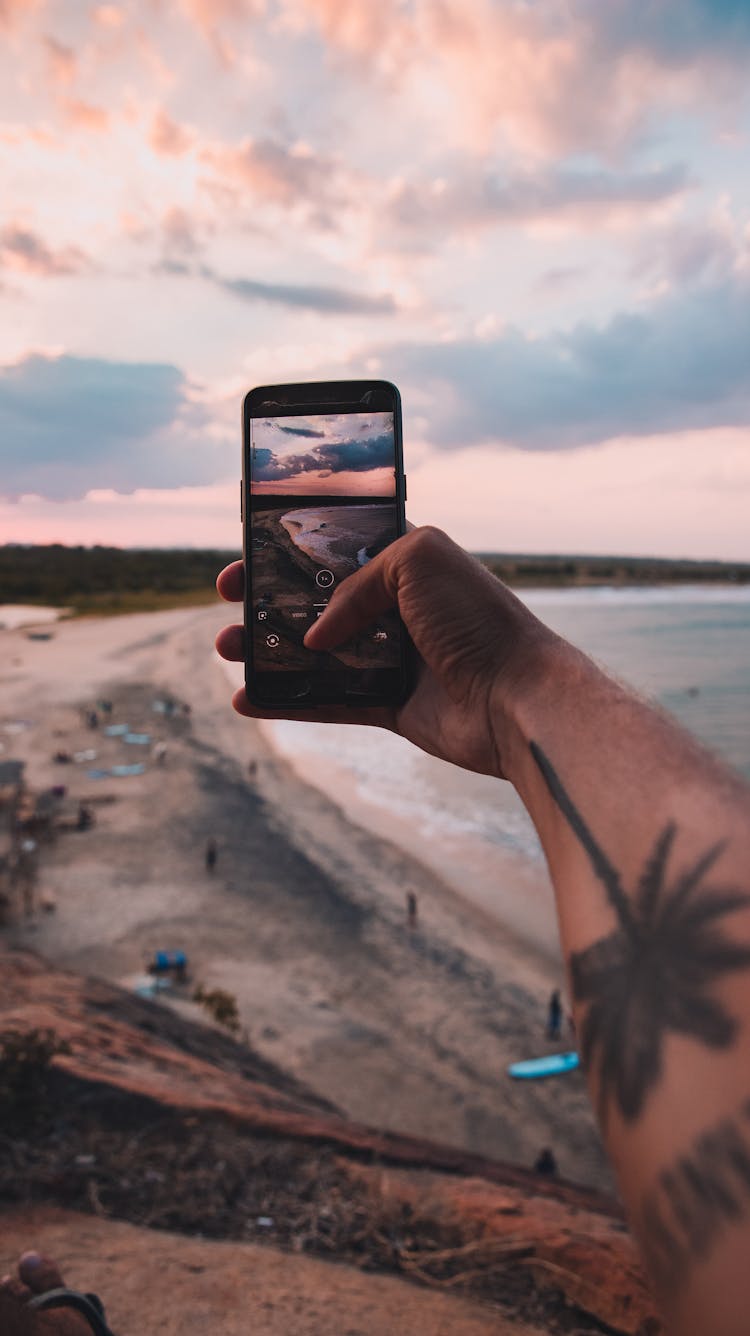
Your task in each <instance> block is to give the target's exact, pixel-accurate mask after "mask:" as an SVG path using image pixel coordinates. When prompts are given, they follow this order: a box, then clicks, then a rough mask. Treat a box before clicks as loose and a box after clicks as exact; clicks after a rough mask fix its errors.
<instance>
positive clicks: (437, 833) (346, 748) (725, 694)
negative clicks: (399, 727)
mask: <svg viewBox="0 0 750 1336" xmlns="http://www.w3.org/2000/svg"><path fill="white" fill-rule="evenodd" d="M521 596H522V597H523V599H524V601H525V602H526V603H527V604H528V605H529V607H530V608H532V609H533V611H534V612H535V613H536V614H537V616H539V617H540V618H541V619H542V620H543V621H545V622H546V623H547V624H548V625H549V626H551V627H552V628H553V629H554V630H555V631H557V632H559V634H561V635H563V636H565V637H566V638H567V639H568V640H570V641H572V642H573V643H574V644H576V645H578V646H579V647H580V648H581V649H583V650H585V651H586V652H587V653H588V654H590V655H591V656H592V657H593V658H594V659H596V661H597V662H599V663H601V664H602V665H603V666H604V667H606V668H608V669H609V670H610V671H612V672H613V673H614V674H616V675H617V677H618V678H620V679H621V680H624V681H626V682H629V683H631V684H632V685H633V686H634V687H636V688H637V689H638V690H639V691H640V692H642V693H643V694H645V695H646V696H648V697H649V698H651V699H654V700H655V701H658V702H659V703H660V704H661V705H662V706H663V707H665V708H666V709H667V710H669V711H671V712H672V714H674V715H675V716H676V717H677V719H678V720H679V721H680V722H681V723H682V724H683V725H684V726H685V727H686V728H688V729H689V730H690V731H691V732H693V733H694V734H695V735H696V736H697V737H698V738H700V739H701V740H702V741H703V742H704V743H706V744H707V745H708V746H709V747H711V748H713V749H714V750H715V751H716V752H718V753H719V754H721V755H722V756H723V757H724V758H725V759H726V760H727V761H728V762H729V763H730V764H731V765H733V766H734V767H735V768H736V769H737V770H739V771H740V772H741V773H742V774H744V775H745V776H746V777H748V778H750V588H748V587H734V586H728V587H723V586H722V587H717V586H710V587H664V588H653V587H648V588H636V587H628V588H623V589H612V588H597V589H565V590H559V589H555V590H545V589H534V590H526V591H523V593H522V595H521ZM263 728H264V732H265V733H266V735H267V737H268V738H269V740H270V741H271V742H272V743H273V745H274V747H275V748H276V749H277V750H278V751H279V752H280V753H281V754H282V755H283V756H285V757H286V758H287V759H288V760H289V762H290V763H291V764H292V765H293V766H294V768H295V769H296V770H297V771H298V773H299V774H300V775H302V776H303V777H304V778H305V779H307V780H308V781H309V782H311V783H314V784H316V785H318V786H319V787H321V788H322V789H324V790H325V791H326V792H328V794H329V795H330V796H331V797H332V798H333V799H334V800H335V801H336V802H337V803H338V804H339V805H340V806H341V807H343V808H344V810H345V811H347V812H348V813H349V814H350V815H351V817H352V819H353V820H355V821H356V822H358V823H359V824H364V825H366V826H369V827H370V828H372V829H373V830H374V831H375V832H376V833H377V834H380V835H383V836H386V837H387V838H390V839H392V840H394V841H395V842H396V843H399V844H403V845H404V846H405V847H407V848H409V849H410V851H411V852H413V853H415V854H416V856H417V857H419V858H420V860H421V861H422V862H424V863H426V864H427V865H428V866H430V867H432V868H433V870H434V871H435V872H436V873H437V874H439V875H440V876H441V877H442V878H443V880H444V881H448V882H449V884H452V886H453V888H454V890H455V891H456V893H457V894H460V895H462V896H464V897H465V898H466V899H468V900H470V901H472V902H473V903H475V904H480V905H482V906H483V907H484V908H486V909H487V910H489V911H490V912H492V913H493V916H495V915H497V916H498V917H499V918H500V919H502V921H503V922H504V923H506V924H507V925H508V926H509V927H511V928H512V929H513V930H515V931H517V932H518V933H519V934H521V935H522V936H524V937H529V938H530V939H531V938H533V940H534V942H535V944H536V945H538V946H541V947H542V948H544V949H548V950H549V951H550V952H556V949H557V946H556V941H557V938H556V930H555V926H554V918H553V915H552V912H551V900H550V898H549V887H548V881H547V876H546V871H545V869H544V862H543V855H542V851H541V848H540V845H539V841H538V839H537V836H536V832H535V831H534V828H533V826H532V824H531V822H530V820H529V818H528V816H527V815H526V812H525V810H524V808H523V807H522V805H521V803H520V801H519V800H518V798H517V797H516V795H515V793H514V791H513V790H512V789H511V787H510V785H508V784H505V783H502V782H499V781H497V780H494V779H490V778H489V777H487V776H484V775H474V774H469V773H467V772H465V771H462V770H460V769H458V768H457V767H456V766H453V765H449V764H447V763H446V762H443V761H439V760H436V759H435V758H434V757H431V756H426V755H424V754H423V753H422V752H420V751H419V750H418V749H417V748H416V747H414V746H412V745H411V744H410V743H408V742H405V741H404V740H403V739H402V738H398V737H395V736H394V735H392V734H390V733H387V732H385V731H382V730H380V729H373V728H366V727H361V728H360V727H357V726H338V725H329V724H299V723H293V722H291V721H288V720H274V721H273V722H266V723H264V725H263ZM519 875H523V885H524V892H525V895H523V896H522V895H519V894H518V879H519ZM535 902H536V903H535ZM542 908H543V909H544V913H543V914H541V915H540V912H539V911H540V909H542ZM540 920H542V921H543V924H544V926H543V927H542V928H541V930H540Z"/></svg>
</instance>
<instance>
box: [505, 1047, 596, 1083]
mask: <svg viewBox="0 0 750 1336" xmlns="http://www.w3.org/2000/svg"><path fill="white" fill-rule="evenodd" d="M579 1062H580V1059H579V1057H578V1054H577V1053H548V1054H547V1056H546V1057H544V1058H527V1060H526V1061H525V1062H512V1063H511V1065H510V1067H509V1068H508V1075H509V1076H515V1077H517V1078H518V1079H519V1080H525V1081H533V1080H535V1079H536V1078H537V1077H540V1076H559V1075H560V1073H561V1072H573V1071H575V1069H576V1067H578V1065H579Z"/></svg>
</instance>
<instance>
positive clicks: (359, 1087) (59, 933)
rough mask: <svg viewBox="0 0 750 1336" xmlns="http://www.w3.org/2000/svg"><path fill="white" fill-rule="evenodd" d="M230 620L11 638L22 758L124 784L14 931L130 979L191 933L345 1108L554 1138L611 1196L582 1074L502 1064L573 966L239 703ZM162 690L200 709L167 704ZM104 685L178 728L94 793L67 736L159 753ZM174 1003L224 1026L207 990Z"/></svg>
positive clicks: (468, 1137) (61, 855)
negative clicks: (564, 968) (376, 824)
mask: <svg viewBox="0 0 750 1336" xmlns="http://www.w3.org/2000/svg"><path fill="white" fill-rule="evenodd" d="M225 614H226V610H225V609H224V608H223V606H221V605H218V604H217V605H215V606H214V607H209V608H202V609H197V610H195V609H194V610H191V611H190V612H188V611H183V610H177V611H172V612H169V613H155V614H134V615H132V616H130V617H123V618H121V619H118V620H116V621H112V620H111V619H106V620H102V621H100V622H98V623H96V622H94V621H93V620H87V621H85V622H84V621H73V622H65V623H61V624H60V626H59V628H58V632H57V634H56V636H55V639H54V641H53V642H51V643H45V642H36V641H29V640H27V639H26V638H25V636H24V634H23V632H3V633H0V635H1V636H2V640H3V641H4V642H5V645H4V648H5V650H6V653H5V659H6V663H7V665H8V667H7V672H6V676H5V686H6V712H7V713H6V718H8V717H11V716H12V715H13V714H15V715H16V716H17V717H18V718H24V719H29V720H31V721H32V722H31V725H30V727H29V728H27V729H26V730H25V731H23V732H22V733H20V734H19V735H18V736H8V735H6V734H4V733H3V734H0V737H1V738H2V740H3V741H5V742H6V744H7V743H9V744H11V747H10V749H6V751H5V753H4V755H5V756H9V755H11V754H15V755H17V756H19V757H20V758H21V759H26V760H27V762H28V780H29V783H30V785H32V786H33V787H35V788H38V789H42V788H45V787H49V785H50V784H51V783H54V782H60V780H61V779H64V780H65V782H66V784H67V786H68V788H69V798H68V799H66V802H69V804H70V805H71V808H72V810H73V811H75V804H76V802H77V801H78V799H79V798H80V796H82V795H83V794H84V793H85V792H88V793H91V792H92V790H94V789H96V791H97V792H100V793H102V794H104V793H110V792H111V793H112V794H113V795H114V799H115V800H114V801H113V802H112V803H111V804H109V805H105V806H104V807H102V808H101V809H97V820H96V823H95V825H94V826H93V828H92V829H90V830H87V831H85V832H80V833H79V832H75V831H73V832H70V833H64V834H61V835H60V836H58V838H57V841H56V843H55V844H54V845H52V846H50V848H49V851H48V852H47V851H43V857H42V867H41V877H40V889H41V890H43V891H50V892H51V893H53V894H54V897H55V899H56V901H57V910H56V912H55V913H54V914H47V915H42V916H38V917H36V918H35V919H34V920H33V921H32V922H31V923H30V924H29V925H28V926H27V925H26V924H25V923H24V922H23V920H17V921H16V922H15V923H14V925H13V927H12V928H11V929H6V930H5V933H6V935H7V936H8V938H9V940H12V941H15V942H16V943H17V944H19V945H23V946H27V947H31V948H32V949H35V950H37V951H39V952H40V953H41V954H42V955H43V956H47V957H48V958H49V959H50V960H52V961H54V962H55V963H56V964H59V965H62V966H64V967H68V968H72V969H74V970H79V971H81V970H82V971H84V972H86V973H92V974H98V975H100V976H101V977H104V978H106V979H108V980H110V981H112V982H115V983H119V984H121V985H125V986H130V987H132V986H133V981H134V980H135V978H136V977H137V976H138V975H139V974H140V973H142V970H143V964H144V960H145V958H146V957H147V956H148V955H149V953H152V952H153V950H154V949H155V948H157V947H158V948H160V949H161V948H167V947H169V948H179V949H184V950H186V951H187V952H188V955H189V958H190V964H191V970H192V972H193V981H194V983H195V982H201V983H203V984H204V985H205V986H207V987H209V988H211V987H213V988H216V987H218V988H223V989H225V990H226V991H228V992H230V993H232V995H233V996H234V997H235V999H236V1001H237V1005H238V1010H239V1015H240V1023H241V1026H242V1027H244V1028H246V1029H247V1030H248V1032H249V1034H250V1038H251V1041H252V1043H253V1046H254V1047H255V1048H257V1050H258V1052H259V1053H260V1054H261V1055H264V1056H266V1057H268V1058H269V1059H270V1060H272V1061H273V1062H274V1063H276V1064H277V1065H278V1066H280V1067H282V1068H284V1069H285V1070H287V1071H289V1072H290V1074H292V1075H294V1076H297V1077H298V1078H300V1079H302V1080H303V1081H305V1082H306V1083H307V1084H308V1085H310V1086H312V1087H314V1088H315V1089H316V1090H318V1091H319V1092H320V1093H321V1095H323V1096H325V1097H326V1098H327V1099H329V1100H332V1101H333V1103H334V1104H336V1105H337V1106H338V1107H340V1108H341V1109H342V1110H343V1111H344V1112H345V1113H346V1114H347V1115H348V1116H350V1117H352V1118H355V1119H357V1120H358V1121H363V1122H366V1123H369V1124H371V1125H375V1126H377V1127H380V1128H389V1129H392V1130H394V1131H401V1132H407V1133H409V1132H412V1133H415V1134H419V1135H421V1136H429V1137H431V1138H433V1139H435V1140H440V1141H447V1142H451V1143H452V1144H455V1145H456V1146H460V1147H462V1148H464V1149H466V1150H470V1151H473V1152H476V1153H480V1154H484V1155H488V1156H491V1157H495V1158H502V1159H508V1160H511V1161H514V1162H516V1163H518V1164H521V1165H526V1166H529V1165H530V1164H532V1163H533V1161H534V1159H535V1157H536V1155H537V1154H538V1151H539V1148H540V1147H541V1146H542V1145H552V1146H553V1147H554V1148H555V1154H556V1157H557V1159H558V1163H559V1164H560V1172H561V1174H563V1175H564V1176H565V1177H566V1178H568V1179H570V1180H572V1181H579V1182H582V1183H587V1184H589V1185H591V1186H595V1187H598V1188H603V1189H604V1190H609V1189H610V1187H611V1179H610V1176H609V1174H608V1170H607V1168H606V1165H605V1161H604V1155H603V1152H602V1149H601V1146H600V1144H599V1141H598V1137H597V1134H596V1131H595V1128H594V1123H593V1117H592V1115H591V1111H590V1107H589V1103H588V1099H587V1096H586V1093H585V1088H584V1084H583V1079H582V1077H581V1076H580V1074H572V1075H571V1077H570V1078H566V1080H565V1081H564V1082H558V1083H552V1084H551V1083H549V1082H547V1083H543V1082H537V1083H514V1082H512V1081H511V1080H510V1079H509V1078H508V1077H507V1076H506V1073H505V1069H506V1067H507V1064H508V1063H509V1062H510V1061H513V1060H515V1059H517V1058H518V1057H524V1056H536V1055H538V1054H539V1053H542V1052H545V1051H547V1050H548V1049H549V1048H550V1047H551V1046H550V1044H549V1041H548V1040H546V1039H545V1036H544V1026H545V1017H546V1002H547V998H548V995H549V989H550V986H551V983H550V979H551V977H552V978H553V979H554V982H558V981H559V979H558V974H557V973H556V972H554V971H553V973H552V975H551V973H550V966H549V963H548V962H547V961H545V960H544V959H543V958H542V957H541V956H540V955H539V954H538V953H535V952H533V951H532V950H530V949H528V948H526V947H525V946H524V945H523V944H522V943H520V942H519V940H518V937H517V936H516V935H515V934H514V933H513V932H511V931H510V930H509V929H508V928H507V927H504V926H503V925H502V924H501V923H500V922H498V921H497V920H496V919H495V918H493V917H491V916H490V915H489V914H488V913H487V912H486V911H483V910H482V908H481V907H479V906H476V905H473V904H470V903H468V902H467V901H465V900H461V899H460V898H459V897H457V896H456V895H455V894H454V892H453V890H452V889H451V888H450V886H448V885H447V884H446V883H445V882H444V881H441V880H440V879H438V878H437V877H436V876H435V875H434V874H433V873H432V872H431V871H430V870H429V869H428V868H425V867H424V866H423V865H422V864H420V863H419V861H418V860H417V858H416V857H414V855H413V854H410V853H408V852H406V851H403V850H401V849H399V848H398V846H397V844H396V843H394V842H393V841H392V840H391V841H388V840H385V839H383V838H382V837H379V836H377V835H376V834H374V833H372V832H369V831H367V830H366V829H364V828H362V827H361V826H359V825H357V824H355V822H354V821H353V820H352V819H351V817H350V816H349V815H348V814H347V813H345V812H343V811H342V810H341V809H340V808H339V807H337V805H336V804H335V802H333V801H332V800H331V799H330V798H329V797H326V796H325V795H324V794H323V793H321V792H320V790H318V789H315V788H312V787H311V786H310V785H309V784H307V783H306V782H305V781H304V779H302V778H300V777H299V776H298V775H295V774H294V772H293V770H292V769H291V767H290V766H289V765H288V763H287V762H286V761H285V760H284V759H282V758H279V756H278V754H276V753H275V752H274V751H272V749H271V748H270V745H269V742H268V740H267V739H266V738H264V737H263V735H262V732H261V729H260V728H259V727H258V725H257V724H255V723H254V721H248V720H244V719H240V718H239V717H238V716H236V715H235V714H234V713H233V712H232V710H231V707H230V704H229V691H228V687H227V679H226V676H225V674H224V672H223V671H222V670H221V668H220V667H219V662H218V660H217V658H216V656H215V655H213V654H212V653H211V649H210V647H211V644H212V640H213V635H214V633H215V631H216V630H217V629H218V627H219V626H220V625H221V624H222V623H223V622H224V621H225V620H226V615H225ZM166 693H169V694H171V695H172V696H173V698H174V699H176V700H177V701H178V702H180V703H181V704H184V705H185V706H189V707H190V714H189V715H188V714H184V715H183V714H181V713H180V714H178V715H177V716H176V717H175V719H174V720H172V721H171V722H170V721H169V720H168V719H166V718H165V717H164V716H163V715H161V714H156V713H154V712H153V708H152V705H153V700H154V699H155V698H156V697H157V696H163V695H164V694H166ZM100 695H106V696H109V697H110V698H111V699H112V700H113V702H114V718H115V719H117V720H118V721H119V720H121V719H122V720H127V722H128V724H129V726H130V727H131V728H134V729H143V730H146V731H150V732H151V733H152V735H153V737H154V740H157V739H158V738H164V739H165V740H166V742H167V746H168V755H167V758H166V763H165V765H164V767H163V768H161V767H159V766H157V765H155V764H154V763H153V762H151V763H149V764H148V765H147V769H146V772H145V773H144V774H142V775H139V776H135V777H133V778H129V779H126V778H122V779H114V780H111V779H108V780H102V781H100V783H99V785H98V786H97V785H96V783H95V782H93V783H92V781H91V780H90V779H88V778H87V777H86V773H85V768H84V767H78V766H75V767H73V766H66V767H60V766H56V765H54V763H53V762H52V760H51V757H52V754H53V752H54V751H55V750H57V749H58V748H60V747H65V748H69V749H70V750H71V751H73V750H78V749H79V748H81V747H85V746H92V745H93V743H96V747H97V749H98V750H99V751H100V753H101V755H100V757H99V758H97V761H96V762H95V764H97V765H99V764H100V763H101V764H104V763H109V761H110V760H111V759H116V758H117V757H119V756H120V752H122V753H124V752H125V751H127V752H128V753H129V754H128V757H127V759H129V760H131V759H142V758H141V757H138V758H136V757H134V756H133V755H132V753H133V752H135V751H136V748H135V747H133V748H130V749H128V748H125V747H124V746H123V744H122V742H121V741H118V739H105V738H103V737H102V736H101V733H97V734H94V733H92V732H91V731H89V730H88V729H87V728H86V726H85V720H84V718H83V717H82V713H81V710H82V708H83V707H85V706H86V705H90V704H91V703H92V701H93V702H95V701H96V699H98V698H99V696H100ZM92 739H93V743H92ZM118 748H119V749H120V750H119V751H118ZM110 753H111V755H110ZM250 762H255V765H256V774H255V776H251V775H250V772H249V764H250ZM209 836H211V837H213V838H215V839H216V840H217V842H218V847H219V861H218V865H217V868H216V871H215V873H214V874H209V873H207V872H206V869H205V867H204V859H203V855H204V848H205V842H206V840H207V839H208V838H209ZM408 889H414V890H415V891H416V893H417V894H418V896H419V900H420V921H419V927H418V930H417V931H415V932H410V931H409V930H408V928H407V925H406V916H405V905H404V898H405V893H406V891H407V890H408ZM170 1005H173V1006H174V1007H175V1008H176V1009H177V1010H183V1011H184V1013H185V1014H189V1015H191V1016H192V1017H193V1018H194V1019H201V1020H203V1021H204V1022H205V1019H206V1018H205V1015H204V1014H203V1013H202V1012H201V1011H200V1010H199V1009H198V1007H197V1005H196V1004H195V1003H194V1002H192V1001H191V1000H190V993H189V992H185V991H183V993H182V995H179V991H178V993H176V994H175V997H174V1000H173V1001H172V1002H171V1003H170ZM565 1046H566V1045H565V1043H564V1042H563V1043H562V1044H561V1045H560V1047H562V1048H564V1047H565ZM568 1046H569V1044H568ZM552 1047H554V1046H552Z"/></svg>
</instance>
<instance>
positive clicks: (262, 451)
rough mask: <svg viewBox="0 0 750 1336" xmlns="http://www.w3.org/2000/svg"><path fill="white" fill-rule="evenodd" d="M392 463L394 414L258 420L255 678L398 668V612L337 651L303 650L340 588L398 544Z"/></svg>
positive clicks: (253, 442) (254, 448)
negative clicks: (324, 670) (315, 623)
mask: <svg viewBox="0 0 750 1336" xmlns="http://www.w3.org/2000/svg"><path fill="white" fill-rule="evenodd" d="M395 462H396V452H395V442H394V430H393V414H392V413H338V414H310V415H309V416H304V417H265V418H254V419H253V420H252V423H251V436H250V497H249V507H250V547H251V555H252V617H253V648H254V661H255V668H256V670H257V671H261V672H269V671H274V670H276V671H278V670H282V671H283V670H286V671H297V672H299V671H304V670H305V669H309V668H310V667H311V666H313V665H314V666H315V667H316V669H318V670H319V669H320V668H321V667H323V668H325V667H329V668H331V669H335V670H339V671H340V670H341V669H344V668H346V669H352V668H353V669H363V670H365V669H383V668H399V666H400V663H401V650H400V643H399V622H398V618H397V617H396V615H395V614H394V613H392V612H388V613H384V614H383V615H382V616H381V617H380V618H379V619H378V622H377V624H376V625H373V626H372V627H369V628H368V629H367V630H366V631H365V632H363V633H362V634H361V635H360V636H358V637H357V639H356V640H353V641H349V642H347V643H346V644H344V645H341V646H339V647H338V648H337V649H336V650H334V651H331V652H330V653H327V654H313V652H312V651H310V650H307V649H305V647H304V646H303V644H302V640H303V637H304V635H305V632H306V631H307V629H308V627H309V626H310V625H311V624H312V622H313V621H314V620H315V619H316V618H317V617H319V616H320V615H321V613H322V612H323V611H324V609H325V607H326V604H327V603H328V600H329V599H330V597H331V595H332V594H333V592H334V591H335V589H336V588H337V586H338V585H339V584H340V583H341V581H342V580H344V579H346V577H347V576H348V575H351V574H353V572H354V571H356V570H358V569H359V568H360V567H361V566H364V565H366V563H367V562H368V561H371V560H372V558H373V557H374V556H376V555H377V554H378V552H380V551H382V549H383V548H384V547H387V546H388V544H389V543H392V542H393V541H394V539H395V538H397V537H398V527H397V509H396V501H395V495H396V477H395ZM321 661H323V662H321Z"/></svg>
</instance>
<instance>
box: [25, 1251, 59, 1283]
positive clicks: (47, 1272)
mask: <svg viewBox="0 0 750 1336" xmlns="http://www.w3.org/2000/svg"><path fill="white" fill-rule="evenodd" d="M18 1274H19V1276H20V1277H21V1280H22V1281H23V1282H24V1283H25V1284H26V1285H28V1287H29V1289H30V1290H31V1291H32V1293H34V1294H44V1292H45V1291H46V1290H54V1289H57V1287H58V1286H59V1285H63V1284H64V1283H65V1282H64V1281H63V1278H62V1276H61V1275H60V1272H59V1270H58V1268H57V1265H56V1263H55V1262H53V1261H52V1259H51V1258H49V1257H44V1256H43V1255H42V1254H41V1253H38V1252H35V1251H33V1250H32V1251H31V1252H25V1253H23V1254H22V1256H21V1257H20V1259H19V1262H18Z"/></svg>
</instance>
